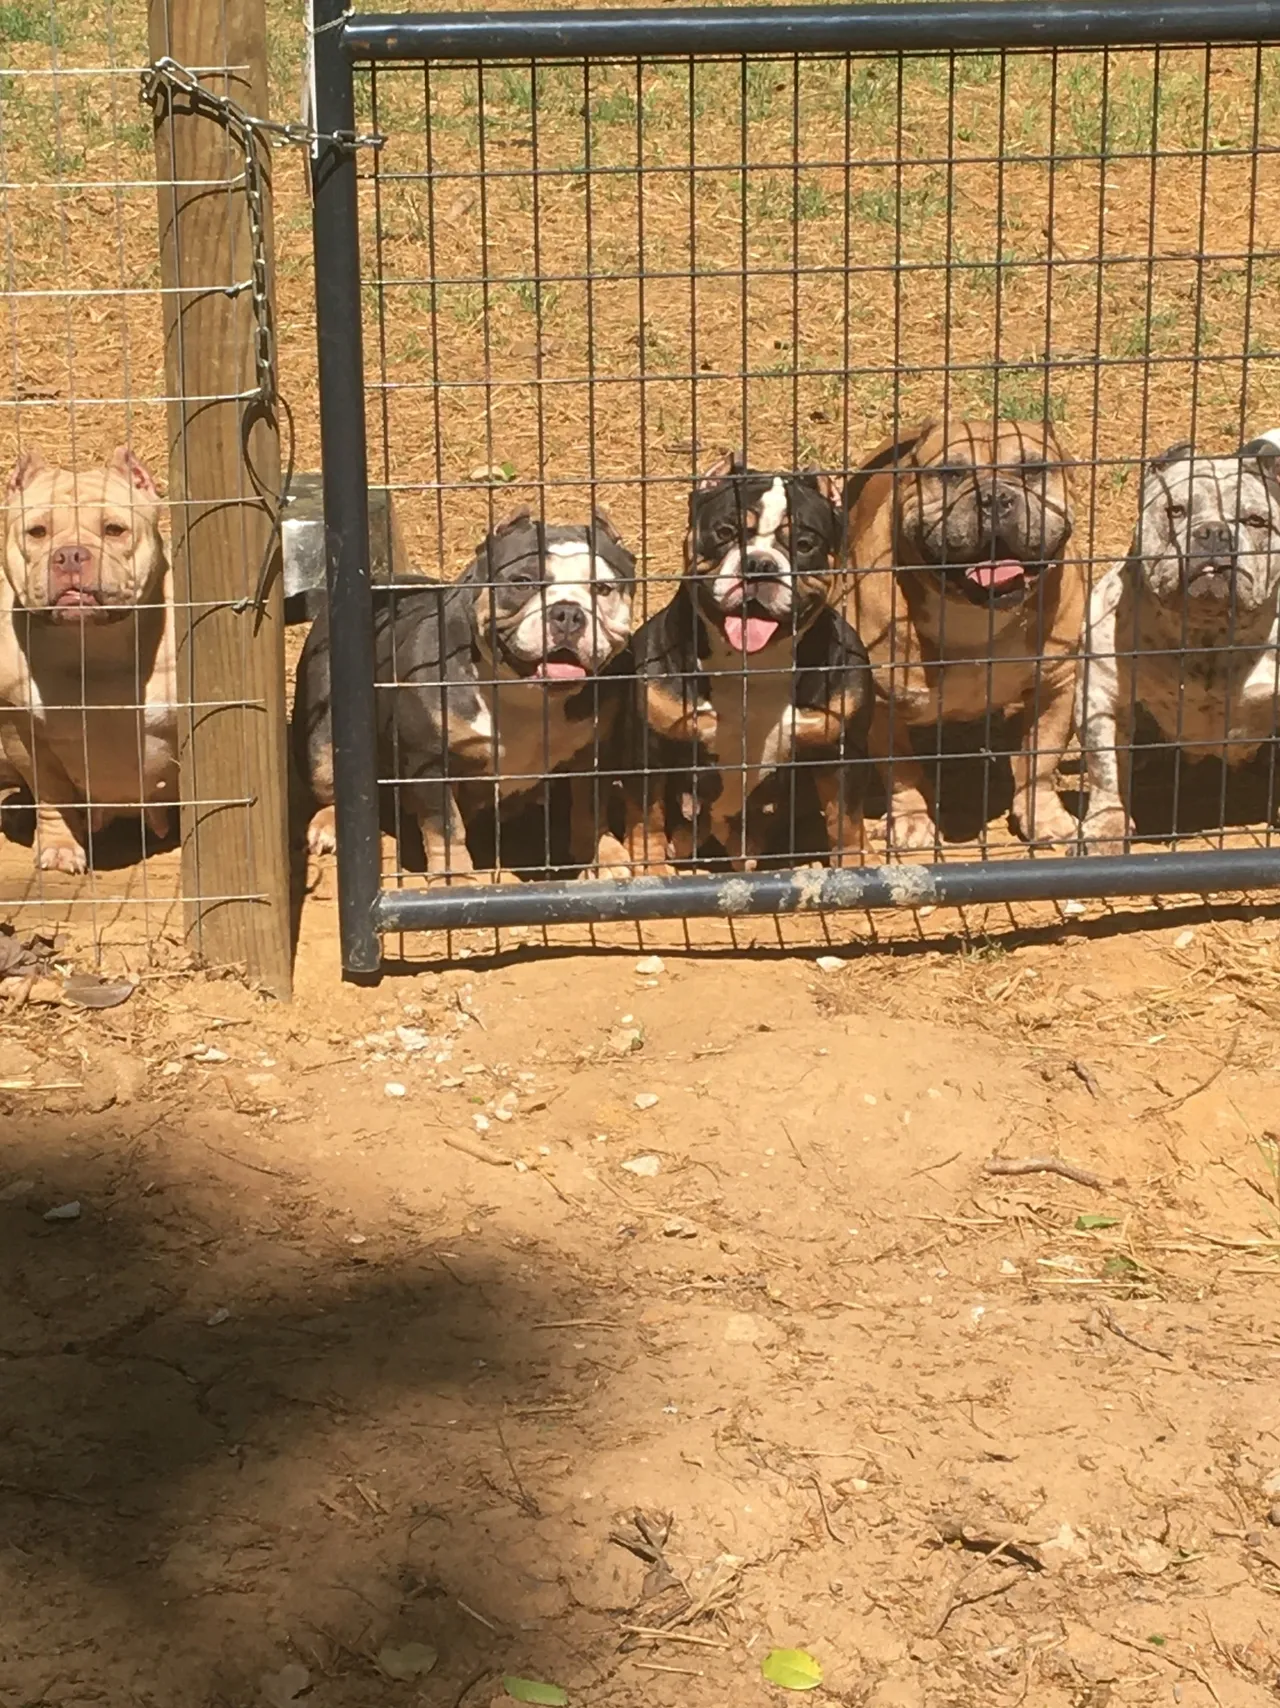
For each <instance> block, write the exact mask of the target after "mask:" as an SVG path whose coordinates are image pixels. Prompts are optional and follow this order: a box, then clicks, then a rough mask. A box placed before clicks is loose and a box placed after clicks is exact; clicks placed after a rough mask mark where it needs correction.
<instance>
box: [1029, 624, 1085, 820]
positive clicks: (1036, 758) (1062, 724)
mask: <svg viewBox="0 0 1280 1708" xmlns="http://www.w3.org/2000/svg"><path fill="white" fill-rule="evenodd" d="M1074 702H1075V659H1074V658H1052V659H1046V660H1045V661H1044V662H1043V664H1042V665H1041V666H1040V668H1039V669H1038V670H1037V672H1036V674H1035V678H1034V680H1033V682H1032V685H1031V687H1030V689H1029V690H1028V692H1027V694H1026V697H1025V699H1024V700H1023V730H1024V733H1023V737H1022V748H1021V750H1020V751H1019V752H1018V753H1015V754H1014V756H1013V760H1012V764H1013V812H1012V818H1013V827H1014V829H1015V830H1016V832H1017V834H1018V835H1019V836H1020V837H1021V838H1022V840H1023V841H1024V842H1029V843H1034V844H1037V845H1050V844H1054V843H1068V844H1073V843H1075V842H1076V841H1077V839H1078V837H1079V834H1080V828H1079V825H1078V824H1077V823H1076V821H1075V819H1074V818H1073V817H1072V815H1071V814H1070V813H1069V812H1068V811H1067V809H1066V808H1065V807H1064V806H1063V804H1062V802H1061V801H1060V800H1059V799H1058V791H1057V789H1056V788H1055V786H1054V780H1055V778H1056V777H1057V773H1058V767H1059V765H1060V764H1061V763H1062V756H1063V754H1064V753H1065V752H1066V748H1067V742H1068V740H1069V739H1070V736H1071V718H1072V713H1073V710H1074Z"/></svg>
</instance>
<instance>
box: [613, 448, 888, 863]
mask: <svg viewBox="0 0 1280 1708" xmlns="http://www.w3.org/2000/svg"><path fill="white" fill-rule="evenodd" d="M842 538H843V525H842V519H841V510H840V506H839V500H838V494H837V492H836V488H835V485H834V483H833V482H832V481H831V480H829V479H828V478H827V477H826V476H824V475H820V474H815V473H811V472H810V473H805V474H762V473H760V472H758V471H757V470H754V469H750V468H748V467H746V465H745V464H744V463H743V462H742V461H740V460H739V459H737V458H734V457H728V456H726V457H725V458H723V459H722V460H721V461H720V462H718V463H717V464H716V465H715V467H714V468H712V469H709V470H708V471H707V473H706V474H705V475H704V476H703V477H702V479H701V480H700V481H699V482H698V484H697V486H696V488H695V489H694V491H693V493H692V494H691V496H690V500H689V528H688V533H687V535H686V537H685V551H684V574H683V576H682V577H681V580H680V583H679V585H678V587H677V590H676V593H675V596H674V598H673V599H672V601H671V603H670V604H669V605H667V606H666V607H665V608H664V609H663V610H661V611H659V612H658V613H657V615H656V616H654V617H652V618H650V619H649V621H648V622H646V623H644V624H643V625H642V626H641V627H640V629H639V630H637V632H636V635H635V639H634V641H633V643H632V650H633V654H634V658H635V671H636V681H635V689H634V693H633V696H632V706H631V711H632V716H631V728H630V739H629V742H628V746H629V748H630V753H629V766H630V768H629V772H628V776H627V780H626V784H625V791H624V793H625V799H626V847H627V855H628V861H629V863H630V865H631V866H632V868H633V869H634V870H637V871H648V872H650V873H652V872H664V871H669V870H670V866H669V860H670V859H671V858H672V856H673V855H683V854H696V853H698V852H700V851H701V850H703V849H704V848H707V847H708V846H714V848H716V849H718V851H719V852H720V853H721V854H722V855H727V856H728V858H729V859H730V861H731V862H732V863H733V865H734V866H735V867H737V868H739V869H742V870H750V869H752V868H753V867H754V866H755V865H756V863H757V860H758V859H759V858H760V857H761V856H762V855H765V854H775V853H776V854H787V853H791V854H795V853H797V852H799V850H797V849H795V848H794V847H792V846H790V845H789V843H790V842H793V841H794V831H793V821H794V814H792V813H791V812H789V811H787V810H785V806H784V802H783V800H782V797H781V795H780V794H779V790H778V784H779V783H780V782H781V781H782V780H783V779H788V780H790V781H792V782H797V783H798V782H800V781H801V778H800V776H799V775H798V774H797V771H796V770H795V769H793V768H795V767H800V768H802V769H803V771H805V772H807V773H808V775H809V776H810V777H811V779H812V784H813V787H814V788H815V789H816V792H817V799H818V803H819V804H820V806H821V809H822V814H823V818H824V821H825V824H826V841H827V855H828V857H829V858H830V860H831V862H832V863H833V864H843V863H845V862H847V861H853V860H856V861H861V859H862V857H863V833H862V801H863V793H864V787H865V777H866V764H865V760H866V753H867V732H868V728H869V724H870V718H871V674H870V670H869V667H868V664H867V655H866V653H865V651H864V650H863V647H862V643H861V641H860V640H859V639H858V637H857V635H856V634H855V633H854V631H853V629H852V628H851V627H850V626H849V624H848V623H847V622H846V621H845V620H844V618H843V617H842V616H841V615H840V613H839V612H838V611H837V610H836V609H835V601H836V600H837V598H838V597H839V594H840V591H841V587H840V576H839V572H838V565H839V558H840V551H841V544H842ZM859 761H862V762H863V763H859ZM771 812H772V816H773V820H774V825H775V827H776V826H779V825H780V824H782V823H783V822H785V823H786V824H787V826H788V833H787V834H788V839H789V842H788V845H786V846H778V845H777V844H778V841H779V837H778V834H777V831H776V829H775V830H774V831H773V832H772V833H771V830H770V826H769V823H768V819H769V816H770V813H771Z"/></svg>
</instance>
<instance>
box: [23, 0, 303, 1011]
mask: <svg viewBox="0 0 1280 1708" xmlns="http://www.w3.org/2000/svg"><path fill="white" fill-rule="evenodd" d="M188 10H189V9H185V8H183V7H181V6H177V7H176V8H175V6H174V5H171V4H170V5H167V4H165V3H164V0H156V3H155V4H153V5H152V6H151V7H150V17H149V18H148V10H147V8H145V7H142V8H140V7H138V6H137V5H135V4H130V3H128V0H106V3H105V4H102V5H94V6H91V7H88V8H84V7H74V8H73V7H71V6H70V5H65V4H62V3H61V0H53V3H47V0H41V3H39V4H37V3H35V0H30V3H28V0H15V4H12V5H9V6H5V7H3V8H0V314H2V315H3V330H2V331H0V347H2V349H3V361H4V367H5V371H6V373H7V374H8V376H9V378H8V381H7V383H6V385H5V388H4V394H5V395H4V398H3V401H2V402H0V461H2V463H3V474H4V477H5V492H4V496H3V504H4V507H5V508H4V514H3V525H4V532H5V543H4V553H5V556H4V565H3V574H0V919H3V920H4V921H5V923H6V924H8V925H12V927H13V929H14V930H15V931H17V932H22V931H24V930H30V929H34V928H36V927H37V926H39V927H42V928H43V927H48V926H50V925H56V926H65V927H67V928H68V929H69V931H70V933H71V935H72V937H73V938H77V939H79V938H83V937H84V936H88V937H89V938H91V940H92V945H93V948H94V949H95V950H96V951H97V952H98V953H99V954H100V955H102V954H106V955H108V956H109V957H110V958H112V959H115V960H116V961H119V960H120V959H121V958H123V960H124V962H125V963H126V964H127V965H129V966H131V967H136V966H140V965H143V964H146V963H147V962H149V961H155V960H157V959H160V960H163V959H165V958H167V957H174V958H175V959H176V958H181V959H185V958H187V957H188V956H189V955H190V954H192V953H194V954H195V955H197V956H199V957H200V958H202V959H204V960H206V961H213V962H219V963H221V962H234V963H237V964H239V965H242V966H247V967H248V969H249V970H250V971H251V972H253V973H254V974H255V975H256V976H258V977H259V978H261V979H262V980H263V981H264V982H265V983H267V984H268V985H270V986H271V987H272V988H274V989H276V990H278V991H280V992H281V993H283V992H284V991H285V990H287V987H288V980H289V953H288V946H289V926H288V919H289V893H288V892H289V874H288V856H287V846H288V844H287V829H286V821H285V811H286V800H285V788H284V783H285V771H284V763H283V761H284V752H285V743H284V705H285V695H284V665H283V649H282V646H281V621H280V617H281V613H280V604H279V594H278V590H277V589H276V588H275V587H274V586H271V585H267V586H266V587H265V590H264V583H263V581H262V579H261V578H262V576H263V571H264V565H269V566H271V567H274V565H275V561H276V549H275V543H274V542H275V522H276V511H277V510H278V507H279V503H280V497H281V494H280V481H279V479H278V477H276V476H275V474H274V462H273V458H274V445H275V434H276V421H275V410H276V403H277V398H276V394H275V390H274V374H275V368H274V351H273V350H272V351H269V353H268V359H267V362H266V365H265V368H264V367H263V365H262V364H260V363H259V364H257V365H255V349H256V346H255V337H254V327H255V325H256V324H261V323H263V322H265V321H269V320H270V317H271V303H270V293H271V277H270V273H271V244H270V206H269V204H270V178H271V173H270V168H269V166H266V165H265V151H262V150H258V149H257V148H252V149H250V151H249V152H251V153H252V154H253V158H254V163H255V165H256V164H257V163H259V162H260V161H261V162H262V163H263V166H264V170H263V171H262V172H260V173H259V175H258V176H257V177H256V178H255V177H254V175H253V174H252V173H250V172H249V171H248V162H249V152H247V151H246V146H245V141H246V139H245V138H244V136H243V135H241V134H238V133H236V131H235V128H234V126H233V125H228V123H227V122H226V118H227V112H228V110H229V109H227V108H226V107H225V102H227V101H231V102H239V103H243V104H245V105H247V106H248V107H249V109H250V110H252V111H257V112H265V104H266V79H265V63H266V56H265V36H264V34H263V31H262V27H261V26H262V9H261V6H259V7H258V8H257V10H256V12H255V8H254V6H253V5H252V4H250V3H248V0H233V3H231V4H228V5H227V6H226V7H224V8H223V11H222V14H221V16H220V17H217V16H214V15H213V14H212V13H210V14H209V15H208V16H206V15H205V14H204V12H201V14H200V20H201V21H200V24H199V28H198V29H197V28H196V25H195V23H194V22H193V21H192V19H193V18H194V12H192V16H191V18H188V16H187V12H188ZM175 20H176V21H175ZM149 23H150V32H151V39H149V37H148V25H149ZM199 49H208V50H210V51H203V52H202V51H196V50H199ZM171 51H172V52H175V53H178V54H180V55H181V56H182V57H183V59H184V61H185V62H186V65H187V66H188V67H189V68H190V73H191V75H190V77H189V79H188V82H187V85H186V86H184V87H183V88H181V89H179V90H178V93H177V95H176V96H175V94H174V89H175V87H177V86H176V85H170V84H167V83H166V82H165V81H164V79H163V77H161V78H159V79H157V77H156V75H155V73H154V70H153V69H152V66H153V56H154V55H158V54H162V53H168V52H171ZM184 75H185V74H184ZM193 91H194V92H198V102H197V100H196V99H195V98H193V93H192V92H193ZM199 103H202V104H199ZM197 109H198V110H197ZM193 163H194V164H195V165H196V166H197V168H198V169H197V170H194V171H193V170H192V169H191V168H192V166H193ZM299 188H300V189H301V185H299ZM250 202H254V204H255V206H254V208H253V210H252V212H249V211H247V210H248V205H249V203H250ZM197 224H198V225H199V228H200V229H199V231H198V232H197V230H196V226H197ZM251 229H252V230H254V231H255V232H256V233H257V236H256V237H254V238H252V239H251V238H250V237H249V236H247V235H246V234H247V233H248V232H249V231H250V230H251ZM264 375H265V379H264ZM251 417H252V418H251ZM215 440H216V441H217V442H218V444H219V445H220V447H221V449H220V451H219V453H218V455H217V456H210V454H209V447H210V445H211V444H212V443H213V442H214V441H215ZM242 445H243V449H242ZM264 472H265V474H266V480H265V482H263V481H261V480H259V479H258V477H259V476H261V475H262V474H263V473H264ZM272 730H273V731H274V736H272V735H271V733H270V732H271V731H272ZM273 752H274V754H277V755H278V758H277V757H275V756H273ZM80 946H81V945H80V943H79V941H77V942H76V943H75V948H76V949H77V950H78V949H79V948H80Z"/></svg>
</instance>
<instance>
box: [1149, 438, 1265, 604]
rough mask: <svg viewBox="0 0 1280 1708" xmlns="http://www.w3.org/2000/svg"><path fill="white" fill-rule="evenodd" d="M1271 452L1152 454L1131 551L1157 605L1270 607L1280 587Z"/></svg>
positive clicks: (1183, 447) (1180, 450)
mask: <svg viewBox="0 0 1280 1708" xmlns="http://www.w3.org/2000/svg"><path fill="white" fill-rule="evenodd" d="M1275 465H1276V457H1275V455H1274V454H1270V455H1268V454H1263V455H1261V456H1249V455H1237V456H1231V457H1193V456H1192V454H1191V448H1190V446H1187V445H1178V446H1175V447H1174V449H1173V450H1170V451H1166V452H1165V453H1164V455H1163V456H1161V457H1158V458H1157V459H1156V461H1155V462H1154V463H1153V464H1152V465H1151V467H1150V468H1149V469H1148V471H1147V477H1146V479H1145V481H1144V482H1143V487H1142V516H1141V519H1140V521H1139V523H1138V536H1137V540H1136V542H1135V553H1134V555H1135V556H1136V557H1137V558H1138V560H1139V562H1140V564H1141V572H1142V577H1143V580H1144V581H1145V582H1146V585H1147V587H1148V588H1149V589H1150V591H1151V593H1152V594H1153V595H1154V596H1155V598H1156V599H1158V600H1159V601H1160V603H1161V604H1163V605H1170V606H1181V605H1182V604H1183V601H1184V600H1186V601H1190V602H1192V605H1193V606H1198V607H1200V608H1202V609H1204V610H1206V611H1209V610H1212V609H1213V608H1215V607H1218V608H1231V609H1235V610H1238V611H1240V612H1250V611H1257V610H1259V609H1261V608H1263V607H1265V606H1269V605H1270V604H1271V603H1272V602H1273V601H1274V600H1275V597H1276V594H1277V591H1278V590H1280V485H1277V482H1276V474H1275Z"/></svg>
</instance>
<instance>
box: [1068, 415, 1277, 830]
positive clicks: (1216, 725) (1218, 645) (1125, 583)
mask: <svg viewBox="0 0 1280 1708" xmlns="http://www.w3.org/2000/svg"><path fill="white" fill-rule="evenodd" d="M1278 458H1280V431H1277V432H1275V433H1272V434H1268V435H1266V436H1264V437H1263V438H1261V439H1255V440H1253V441H1252V442H1251V443H1250V444H1248V445H1246V446H1244V448H1243V449H1242V450H1240V451H1237V452H1236V453H1234V455H1231V456H1225V457H1197V456H1193V454H1192V452H1191V448H1190V446H1188V445H1177V446H1175V447H1174V448H1173V449H1172V450H1169V451H1166V452H1165V453H1164V454H1163V455H1162V456H1160V457H1157V458H1156V460H1155V461H1154V462H1153V463H1152V464H1151V465H1150V467H1149V468H1148V470H1147V473H1146V477H1145V479H1144V482H1143V487H1142V511H1141V515H1140V517H1139V520H1138V527H1137V531H1136V533H1135V535H1134V538H1133V543H1132V545H1131V546H1130V548H1129V556H1128V557H1127V558H1126V559H1125V560H1124V561H1123V562H1121V563H1117V564H1115V565H1113V567H1112V568H1111V569H1109V570H1108V571H1107V572H1106V574H1105V575H1104V576H1103V577H1102V579H1101V580H1100V581H1099V582H1098V584H1097V586H1096V587H1095V588H1094V590H1093V597H1092V599H1091V601H1090V604H1089V613H1088V618H1087V621H1086V628H1085V646H1084V652H1083V656H1082V659H1081V666H1080V675H1079V689H1078V695H1077V705H1076V720H1077V728H1078V729H1079V731H1080V745H1081V748H1082V749H1083V752H1084V758H1085V764H1086V767H1087V770H1088V778H1089V811H1088V814H1087V816H1086V818H1085V823H1084V835H1085V839H1086V842H1087V844H1088V846H1089V847H1090V848H1091V849H1094V850H1096V851H1102V850H1105V851H1108V852H1110V851H1113V850H1118V849H1120V848H1123V846H1124V844H1125V842H1126V840H1127V839H1128V838H1129V837H1130V836H1131V835H1132V834H1133V819H1132V813H1131V807H1130V801H1131V783H1132V754H1133V733H1134V722H1135V716H1136V713H1137V711H1138V708H1139V707H1141V708H1143V709H1144V710H1145V711H1146V712H1147V713H1148V714H1149V716H1150V717H1151V718H1152V719H1153V720H1154V722H1155V725H1156V728H1157V729H1158V730H1159V733H1160V736H1161V738H1162V740H1164V741H1165V742H1167V743H1168V744H1170V745H1171V746H1176V747H1179V748H1181V749H1182V750H1183V751H1184V752H1185V753H1186V755H1187V756H1188V758H1190V759H1193V760H1196V759H1204V758H1207V757H1209V756H1214V757H1217V758H1219V759H1221V760H1222V761H1224V763H1226V764H1227V765H1231V766H1236V765H1241V764H1243V763H1244V762H1245V761H1246V760H1248V759H1251V758H1252V757H1253V755H1254V754H1255V753H1257V752H1258V750H1259V748H1260V747H1261V746H1262V745H1263V744H1264V743H1265V742H1268V741H1272V740H1274V739H1275V737H1276V735H1277V733H1278V730H1277V712H1278V709H1280V674H1278V673H1280V663H1278V660H1280V653H1278V652H1277V643H1278V642H1280V625H1278V623H1277V603H1278V596H1280V483H1278V481H1277V459H1278Z"/></svg>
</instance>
